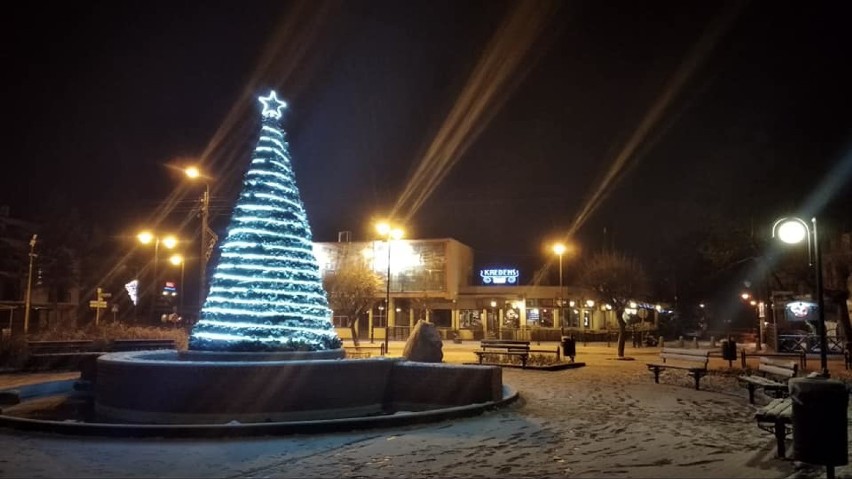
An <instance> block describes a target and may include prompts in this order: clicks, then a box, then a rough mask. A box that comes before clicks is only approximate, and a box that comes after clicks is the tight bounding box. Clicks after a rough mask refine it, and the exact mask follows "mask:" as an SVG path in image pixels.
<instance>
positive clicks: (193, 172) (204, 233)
mask: <svg viewBox="0 0 852 479" xmlns="http://www.w3.org/2000/svg"><path fill="white" fill-rule="evenodd" d="M184 173H186V176H187V177H188V178H190V179H191V180H197V179H199V178H201V179H204V178H205V177H204V176H203V175H202V174H201V170H199V169H198V168H197V167H195V166H190V167H188V168H186V169H185V170H184ZM209 220H210V183H208V182H207V181H206V180H205V181H204V194H203V195H202V197H201V241H200V243H201V246H200V248H199V250H200V255H199V256H198V265H199V266H198V269H199V272H198V277H199V279H198V310H199V314H200V311H201V308H202V307H203V306H204V298H205V295H206V293H207V284H206V283H207V281H206V280H207V260H208V259H209V257H210V256H209V255H208V250H209V249H210V247H209V246H208V243H209V240H208V239H207V237H208V235H209V236H210V238H212V239H213V241H216V234H215V233H213V232H212V231H210V226H209V225H208V223H209Z"/></svg>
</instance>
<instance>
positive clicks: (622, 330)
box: [615, 311, 627, 358]
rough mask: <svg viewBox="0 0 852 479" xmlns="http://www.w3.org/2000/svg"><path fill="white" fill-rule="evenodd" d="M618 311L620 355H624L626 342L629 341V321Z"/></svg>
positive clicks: (620, 356)
mask: <svg viewBox="0 0 852 479" xmlns="http://www.w3.org/2000/svg"><path fill="white" fill-rule="evenodd" d="M622 312H623V311H618V312H617V313H616V318H615V319H616V321H618V357H619V358H623V357H624V343H625V342H626V341H627V322H626V321H624V320H623V319H621V313H622Z"/></svg>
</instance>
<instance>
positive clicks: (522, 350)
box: [473, 339, 530, 368]
mask: <svg viewBox="0 0 852 479" xmlns="http://www.w3.org/2000/svg"><path fill="white" fill-rule="evenodd" d="M479 348H480V350H479V351H474V352H473V354H475V355H476V356H477V357H478V358H479V364H482V360H483V358H485V357H494V356H505V357H517V358H518V359H520V360H521V367H524V368H525V367H527V359H529V356H530V342H529V341H516V340H508V339H483V340H482V341H481V342H480V343H479Z"/></svg>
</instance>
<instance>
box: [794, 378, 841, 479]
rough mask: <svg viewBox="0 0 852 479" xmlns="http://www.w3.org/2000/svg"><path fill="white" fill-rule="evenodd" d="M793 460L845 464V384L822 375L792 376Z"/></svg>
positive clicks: (819, 463)
mask: <svg viewBox="0 0 852 479" xmlns="http://www.w3.org/2000/svg"><path fill="white" fill-rule="evenodd" d="M789 385H790V386H789V388H790V398H791V400H792V402H793V459H795V460H797V461H801V462H806V463H808V464H818V465H822V466H842V465H845V464H847V463H848V462H849V461H848V457H847V455H848V453H847V444H848V437H847V436H848V434H847V424H846V421H847V413H846V408H847V406H848V403H849V393H848V392H847V390H846V385H845V384H844V383H843V382H841V381H838V380H835V379H826V378H822V377H805V378H792V379H790V382H789Z"/></svg>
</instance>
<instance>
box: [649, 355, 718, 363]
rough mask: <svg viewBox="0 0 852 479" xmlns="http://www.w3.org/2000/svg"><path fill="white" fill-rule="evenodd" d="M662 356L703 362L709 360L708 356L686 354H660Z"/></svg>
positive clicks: (667, 358)
mask: <svg viewBox="0 0 852 479" xmlns="http://www.w3.org/2000/svg"><path fill="white" fill-rule="evenodd" d="M660 357H661V358H663V359H666V360H669V359H674V360H678V361H693V362H701V363H706V362H707V360H708V358H707V356H684V355H682V354H660Z"/></svg>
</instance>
